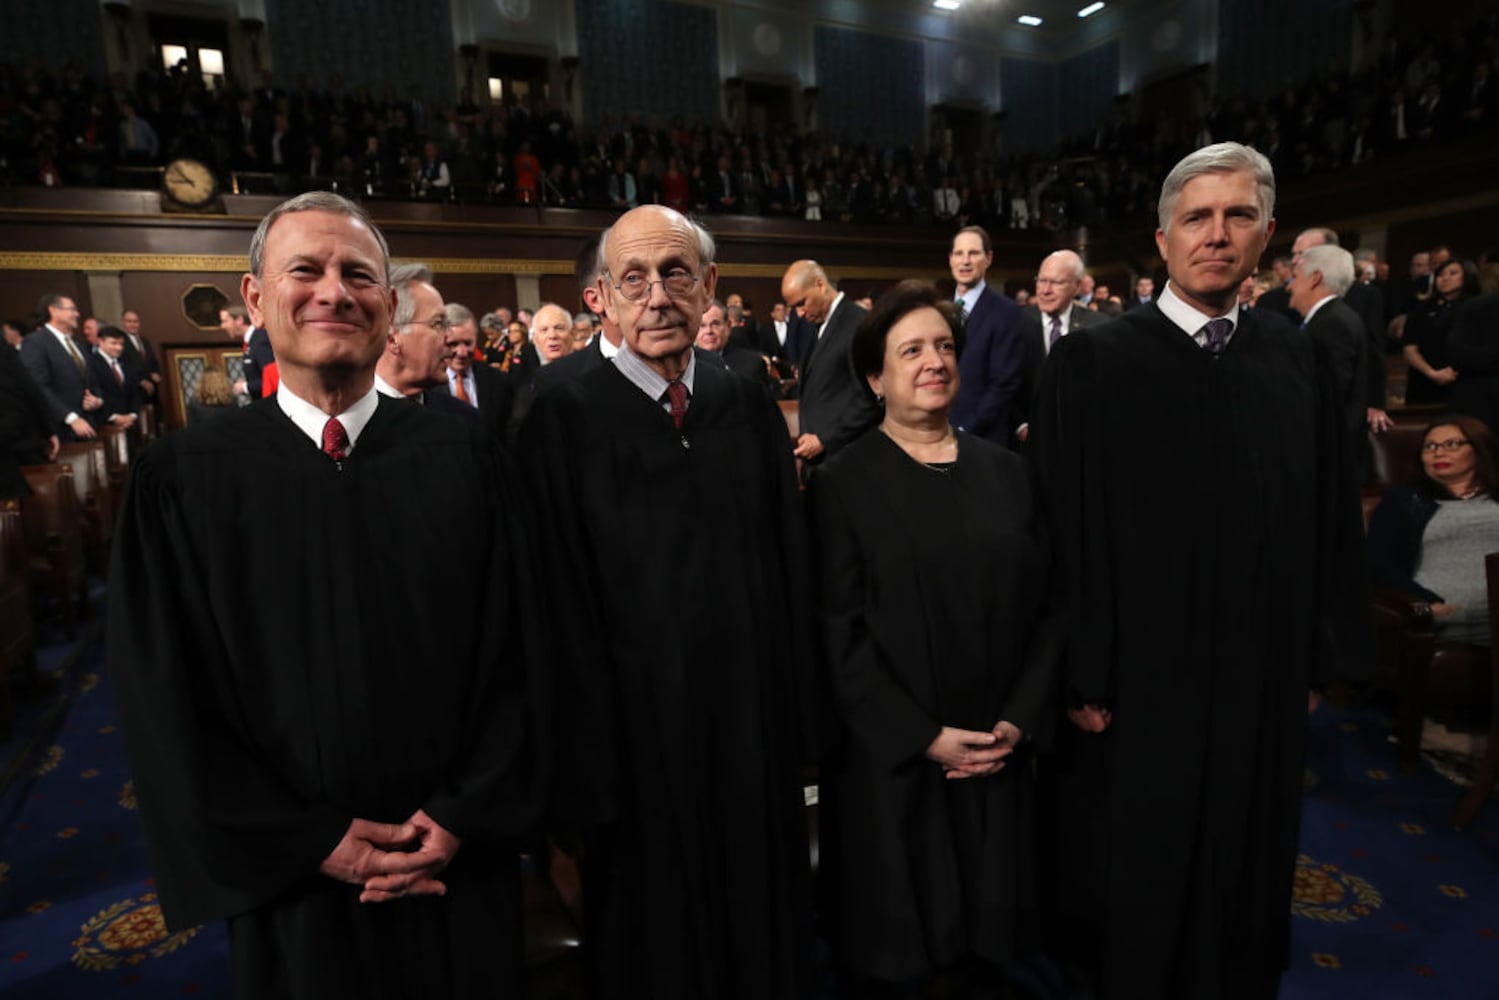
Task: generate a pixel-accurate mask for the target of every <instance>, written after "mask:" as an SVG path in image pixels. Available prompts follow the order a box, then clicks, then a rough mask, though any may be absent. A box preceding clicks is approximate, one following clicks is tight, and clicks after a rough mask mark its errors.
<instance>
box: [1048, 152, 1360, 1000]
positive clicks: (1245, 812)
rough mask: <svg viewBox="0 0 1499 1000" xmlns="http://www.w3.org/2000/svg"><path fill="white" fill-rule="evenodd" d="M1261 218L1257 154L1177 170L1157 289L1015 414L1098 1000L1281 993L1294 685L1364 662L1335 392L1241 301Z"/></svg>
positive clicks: (1074, 866) (1165, 202)
mask: <svg viewBox="0 0 1499 1000" xmlns="http://www.w3.org/2000/svg"><path fill="white" fill-rule="evenodd" d="M1274 209H1275V177H1274V174H1273V173H1272V172H1271V168H1270V164H1269V162H1268V161H1267V160H1266V159H1265V157H1264V156H1263V155H1261V154H1260V153H1258V152H1256V151H1254V150H1253V149H1249V148H1247V147H1245V146H1240V145H1238V144H1236V143H1220V144H1218V145H1214V146H1208V147H1205V148H1203V149H1200V150H1198V151H1197V152H1195V153H1192V154H1191V155H1190V156H1188V157H1186V158H1185V159H1184V160H1182V161H1181V162H1180V163H1178V164H1177V165H1176V167H1175V168H1174V169H1173V170H1172V171H1171V173H1170V174H1169V175H1168V176H1167V178H1166V181H1165V183H1164V185H1163V186H1162V189H1161V197H1160V202H1159V213H1160V228H1159V230H1157V233H1156V246H1157V249H1158V250H1159V251H1160V254H1161V256H1162V257H1163V258H1164V260H1165V262H1166V272H1167V275H1168V281H1167V282H1166V285H1165V287H1164V288H1162V289H1161V292H1160V294H1159V295H1158V296H1156V298H1155V299H1154V301H1152V302H1150V303H1148V304H1146V305H1143V306H1141V307H1139V308H1137V309H1133V310H1131V311H1129V312H1127V313H1125V314H1124V315H1122V316H1121V317H1119V318H1118V319H1116V320H1114V321H1112V322H1109V323H1106V324H1104V325H1102V326H1099V327H1095V328H1093V329H1086V330H1076V331H1074V332H1073V333H1071V334H1069V335H1068V336H1067V337H1065V338H1062V339H1061V340H1060V341H1058V343H1057V344H1056V346H1055V347H1054V348H1053V350H1052V355H1051V358H1050V360H1049V361H1048V362H1047V364H1046V367H1045V368H1044V369H1043V371H1042V374H1041V383H1040V387H1039V390H1038V393H1037V396H1038V405H1037V407H1036V408H1035V411H1034V413H1033V414H1032V424H1031V438H1030V440H1031V445H1032V447H1033V448H1034V449H1035V455H1036V459H1037V464H1038V467H1039V472H1040V481H1041V486H1042V508H1043V509H1044V510H1046V512H1047V515H1048V517H1049V519H1050V522H1051V537H1052V538H1053V539H1054V540H1055V542H1056V545H1057V556H1058V559H1059V563H1060V566H1059V568H1060V574H1061V578H1062V589H1063V591H1064V592H1065V594H1066V596H1067V599H1068V602H1069V607H1068V614H1069V617H1070V618H1071V624H1070V628H1069V635H1070V636H1071V639H1070V644H1069V648H1068V651H1067V660H1066V664H1065V668H1064V672H1063V681H1064V683H1063V693H1064V697H1065V698H1066V699H1067V704H1068V705H1069V711H1068V713H1067V714H1068V716H1069V718H1070V719H1071V721H1072V723H1073V725H1069V726H1063V727H1062V729H1063V730H1065V733H1066V735H1067V736H1068V737H1069V739H1067V740H1065V741H1064V743H1063V745H1062V746H1061V747H1060V748H1059V754H1058V760H1059V774H1058V775H1057V778H1056V790H1057V797H1058V800H1059V805H1058V813H1057V816H1056V829H1055V841H1056V844H1057V851H1058V858H1059V873H1058V887H1059V891H1058V892H1057V894H1056V897H1055V899H1056V905H1057V908H1058V918H1059V925H1060V927H1061V934H1060V936H1059V941H1058V949H1059V952H1060V953H1061V957H1062V958H1064V959H1065V960H1067V961H1069V962H1071V963H1073V964H1076V965H1077V966H1079V967H1081V968H1082V969H1083V970H1084V971H1085V972H1086V973H1088V974H1089V975H1090V977H1091V978H1092V979H1093V981H1094V986H1095V988H1096V992H1097V993H1098V995H1100V996H1106V997H1110V998H1112V1000H1121V998H1122V1000H1130V998H1138V1000H1188V998H1201V997H1221V998H1230V997H1231V998H1243V1000H1250V998H1265V1000H1269V998H1272V997H1274V996H1275V995H1276V991H1277V986H1278V982H1279V978H1280V974H1281V971H1282V969H1283V968H1284V966H1285V964H1286V960H1287V957H1288V956H1287V946H1288V944H1289V939H1290V929H1289V926H1288V922H1289V912H1290V911H1289V904H1290V896H1291V882H1292V874H1293V870H1294V867H1295V862H1296V847H1297V827H1298V821H1299V813H1300V800H1301V793H1302V773H1303V772H1302V760H1303V747H1304V744H1305V729H1306V712H1307V703H1308V687H1309V685H1311V684H1314V683H1317V682H1321V681H1325V680H1328V679H1331V678H1333V677H1338V676H1356V675H1358V674H1359V673H1361V672H1362V671H1363V670H1364V669H1365V668H1366V665H1367V663H1368V662H1369V654H1370V643H1369V638H1370V637H1369V634H1368V632H1369V629H1368V607H1369V605H1368V598H1367V593H1366V590H1365V588H1364V583H1363V573H1362V560H1361V547H1362V530H1361V521H1360V516H1359V504H1358V494H1357V489H1356V486H1355V484H1354V482H1353V478H1352V476H1351V474H1350V470H1351V466H1350V464H1349V462H1350V456H1349V454H1348V449H1347V435H1346V434H1345V433H1344V430H1343V428H1342V426H1341V424H1342V416H1341V411H1340V406H1339V396H1338V389H1337V385H1336V383H1335V381H1334V378H1333V375H1332V372H1331V371H1330V370H1329V366H1328V365H1327V363H1326V361H1325V359H1324V358H1323V357H1322V354H1321V352H1319V351H1318V350H1316V349H1315V345H1314V344H1313V342H1312V340H1311V338H1309V337H1307V336H1305V335H1304V334H1302V333H1300V332H1299V331H1297V330H1296V329H1295V328H1294V327H1292V326H1290V324H1288V323H1287V322H1285V321H1284V320H1283V319H1282V318H1281V317H1279V316H1275V315H1265V316H1262V315H1261V314H1260V312H1259V311H1258V310H1255V311H1249V312H1245V311H1242V310H1240V308H1239V305H1238V294H1237V293H1238V288H1239V284H1240V282H1242V281H1243V280H1244V278H1245V277H1246V276H1247V275H1249V274H1250V273H1251V272H1252V271H1254V269H1255V267H1256V266H1257V264H1258V261H1259V258H1260V254H1261V253H1263V251H1264V249H1265V245H1266V243H1267V241H1268V239H1269V236H1270V233H1271V232H1272V231H1273V228H1274Z"/></svg>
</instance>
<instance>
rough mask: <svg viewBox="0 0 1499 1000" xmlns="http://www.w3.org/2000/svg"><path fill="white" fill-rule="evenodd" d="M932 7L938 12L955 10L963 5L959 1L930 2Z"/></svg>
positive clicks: (939, 0)
mask: <svg viewBox="0 0 1499 1000" xmlns="http://www.w3.org/2000/svg"><path fill="white" fill-rule="evenodd" d="M932 6H933V7H936V8H937V9H938V10H957V9H958V8H959V7H961V6H963V4H962V3H961V2H959V0H932Z"/></svg>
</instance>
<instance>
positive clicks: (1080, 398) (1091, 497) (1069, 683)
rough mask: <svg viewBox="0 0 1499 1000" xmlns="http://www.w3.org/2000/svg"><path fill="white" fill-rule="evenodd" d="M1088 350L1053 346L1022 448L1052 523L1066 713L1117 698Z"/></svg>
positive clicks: (1078, 343) (1097, 396)
mask: <svg viewBox="0 0 1499 1000" xmlns="http://www.w3.org/2000/svg"><path fill="white" fill-rule="evenodd" d="M1093 351H1094V348H1093V344H1092V342H1091V341H1090V340H1089V339H1088V338H1087V337H1085V336H1077V337H1063V338H1062V339H1061V340H1059V341H1058V342H1057V344H1056V346H1055V347H1053V348H1052V350H1051V353H1050V355H1049V356H1048V357H1047V359H1046V362H1045V364H1044V365H1043V366H1042V368H1041V378H1040V381H1039V382H1038V383H1037V386H1036V402H1035V408H1034V411H1033V412H1032V414H1031V431H1030V438H1029V441H1028V442H1027V443H1028V444H1029V445H1030V448H1031V454H1032V458H1033V461H1034V462H1035V465H1036V471H1037V476H1036V479H1037V486H1038V494H1039V497H1040V505H1041V510H1042V512H1043V514H1044V516H1045V517H1046V519H1047V521H1048V522H1049V524H1050V525H1051V531H1050V538H1051V539H1052V543H1053V548H1052V556H1053V563H1052V565H1053V576H1054V583H1053V586H1052V588H1051V592H1052V594H1053V597H1054V600H1055V601H1056V602H1057V603H1058V605H1059V606H1060V608H1061V609H1062V611H1061V613H1062V621H1063V632H1064V634H1065V635H1066V636H1067V641H1066V653H1065V656H1064V658H1063V667H1062V672H1061V674H1062V698H1063V701H1064V707H1076V706H1079V705H1108V704H1111V703H1112V701H1113V698H1114V676H1113V663H1114V624H1113V623H1114V614H1113V608H1114V606H1115V601H1114V591H1113V586H1114V584H1113V579H1112V575H1111V574H1110V573H1108V572H1100V571H1099V570H1100V568H1101V567H1105V566H1107V565H1108V564H1109V553H1108V552H1107V550H1106V544H1105V541H1104V532H1103V531H1102V530H1099V529H1101V528H1102V526H1103V525H1105V524H1107V523H1108V520H1109V519H1108V516H1107V511H1108V505H1109V492H1108V489H1107V484H1106V483H1104V482H1102V481H1100V477H1099V476H1098V475H1097V470H1100V469H1103V468H1105V467H1106V463H1105V462H1104V460H1103V457H1102V455H1101V454H1100V453H1099V449H1100V448H1101V443H1100V441H1099V440H1098V436H1097V435H1096V434H1094V433H1090V430H1091V429H1092V428H1095V427H1101V426H1104V425H1103V423H1102V421H1103V420H1104V419H1105V415H1104V414H1102V413H1099V412H1097V410H1098V408H1099V407H1100V406H1102V405H1103V403H1102V398H1103V397H1102V394H1101V392H1100V391H1099V389H1098V386H1097V384H1096V382H1097V376H1096V374H1095V372H1096V365H1095V359H1094V355H1093ZM1090 525H1092V526H1093V527H1094V530H1091V531H1090V530H1088V529H1089V526H1090ZM1090 570H1092V571H1091V572H1090ZM1082 622H1086V623H1087V628H1082V627H1080V623H1082Z"/></svg>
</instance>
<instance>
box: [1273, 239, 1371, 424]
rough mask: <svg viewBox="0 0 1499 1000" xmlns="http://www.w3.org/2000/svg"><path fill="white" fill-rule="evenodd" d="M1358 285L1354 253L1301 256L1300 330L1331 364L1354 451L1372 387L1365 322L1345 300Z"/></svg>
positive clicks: (1296, 289) (1297, 281)
mask: <svg viewBox="0 0 1499 1000" xmlns="http://www.w3.org/2000/svg"><path fill="white" fill-rule="evenodd" d="M1353 284H1354V282H1353V255H1352V254H1350V253H1349V252H1348V251H1347V250H1344V249H1343V248H1342V247H1337V246H1332V245H1330V244H1326V243H1323V244H1319V245H1317V246H1312V247H1307V248H1306V249H1304V250H1302V251H1301V252H1300V253H1299V254H1297V260H1296V270H1295V272H1294V274H1293V276H1292V278H1291V307H1292V308H1293V309H1295V310H1296V312H1297V313H1298V314H1299V315H1300V316H1301V328H1302V329H1303V330H1305V331H1306V333H1307V335H1308V336H1309V337H1311V338H1312V340H1314V341H1316V343H1317V345H1318V347H1320V348H1321V349H1322V351H1323V353H1324V354H1325V355H1326V357H1327V360H1328V362H1329V363H1330V365H1331V368H1332V371H1333V376H1334V378H1335V380H1336V381H1337V384H1338V392H1339V393H1340V394H1341V396H1342V400H1343V412H1344V424H1345V426H1346V428H1347V430H1348V434H1349V439H1348V441H1349V446H1350V447H1353V446H1355V445H1357V444H1359V443H1361V442H1362V440H1363V430H1364V422H1365V415H1364V393H1365V391H1366V387H1367V385H1368V376H1367V375H1366V373H1365V369H1366V367H1367V365H1368V355H1367V346H1366V345H1367V339H1368V338H1367V336H1366V335H1365V333H1364V321H1363V319H1362V318H1361V317H1360V316H1359V314H1358V313H1356V312H1354V311H1353V309H1352V308H1351V307H1350V306H1349V305H1348V303H1347V302H1345V301H1344V300H1343V298H1342V296H1344V295H1345V294H1347V292H1348V290H1349V289H1350V288H1352V287H1353Z"/></svg>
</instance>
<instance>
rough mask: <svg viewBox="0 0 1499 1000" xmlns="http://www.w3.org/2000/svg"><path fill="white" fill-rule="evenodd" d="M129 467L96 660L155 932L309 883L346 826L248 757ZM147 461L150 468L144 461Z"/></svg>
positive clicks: (204, 605)
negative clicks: (105, 647) (156, 915)
mask: <svg viewBox="0 0 1499 1000" xmlns="http://www.w3.org/2000/svg"><path fill="white" fill-rule="evenodd" d="M169 451H170V450H169V449H167V448H156V449H152V453H151V454H148V455H146V456H145V457H144V458H143V460H142V461H141V462H140V463H139V464H138V465H137V466H136V468H135V470H134V471H133V473H132V474H131V477H130V485H129V488H128V492H127V495H126V499H125V507H124V510H123V512H122V513H121V517H120V522H119V527H118V529H117V530H116V532H115V539H114V546H113V565H112V571H111V574H110V587H109V591H110V605H109V650H110V656H111V660H112V667H113V677H114V681H115V686H116V690H117V692H118V696H119V701H120V711H121V716H122V718H123V720H124V724H125V735H126V742H127V746H128V748H129V750H130V761H131V769H132V772H133V775H134V781H135V791H136V797H137V799H138V801H139V802H140V807H141V821H142V823H143V825H144V826H145V828H146V834H147V842H148V844H149V846H150V849H151V868H152V871H153V873H154V874H155V877H156V887H157V891H158V892H159V894H160V897H161V904H162V911H163V913H164V915H165V916H166V920H167V923H168V926H169V927H172V928H183V927H192V926H194V925H196V924H199V923H202V922H204V921H206V920H211V919H216V918H222V917H228V916H232V915H234V914H237V913H242V912H244V911H246V910H249V909H252V908H254V907H255V906H257V905H259V904H261V903H263V902H265V901H266V900H269V899H271V898H274V897H275V896H277V895H279V894H280V893H283V892H285V891H286V890H287V889H288V888H289V887H290V886H292V885H294V884H295V883H296V882H297V881H298V880H300V879H303V878H306V877H307V876H308V875H309V874H311V873H315V872H316V871H317V869H318V866H319V865H320V864H321V863H322V860H323V859H324V858H325V857H327V856H328V854H329V852H330V851H332V849H333V847H334V845H336V844H337V843H338V842H339V839H340V838H341V837H342V836H343V834H344V831H345V830H346V829H347V828H348V825H349V821H350V819H351V817H349V816H345V815H343V814H341V813H340V812H339V811H338V810H337V809H334V808H333V807H332V806H330V805H328V804H326V803H319V802H306V801H301V800H299V799H298V798H297V797H296V796H295V795H293V794H292V793H291V791H290V790H289V789H288V788H287V787H286V786H285V784H284V783H283V782H282V781H281V780H280V779H279V778H278V777H277V776H276V775H275V774H273V773H271V772H270V771H268V770H267V769H266V768H265V767H264V766H263V765H262V764H261V762H260V761H259V760H257V759H256V758H255V757H254V756H253V755H252V754H251V753H250V752H249V750H248V747H249V744H250V741H249V740H248V739H247V738H246V736H245V734H246V731H247V729H248V727H249V726H250V725H251V722H250V720H247V719H245V718H243V717H241V716H240V715H239V714H238V713H237V712H236V710H235V707H234V698H233V695H232V693H231V691H230V690H229V686H228V685H227V684H225V683H223V679H224V678H225V676H226V674H227V669H226V668H225V667H224V664H225V662H226V661H227V659H228V651H227V650H226V649H224V648H223V645H222V642H221V638H220V633H219V632H218V630H217V629H216V628H215V627H214V614H213V611H212V607H211V604H210V602H209V599H208V593H209V591H208V581H207V579H206V577H205V576H204V575H203V574H202V573H200V572H199V567H198V565H197V564H196V562H195V560H194V552H193V544H192V540H191V538H190V536H189V532H188V531H187V517H188V514H187V512H186V511H184V510H183V509H182V504H181V498H180V497H179V496H178V495H177V494H176V491H175V490H174V489H173V485H172V481H171V475H170V469H164V468H162V465H163V464H165V463H164V462H163V461H162V459H163V458H164V457H165V456H166V455H167V454H168V453H169ZM153 459H155V460H156V461H153Z"/></svg>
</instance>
